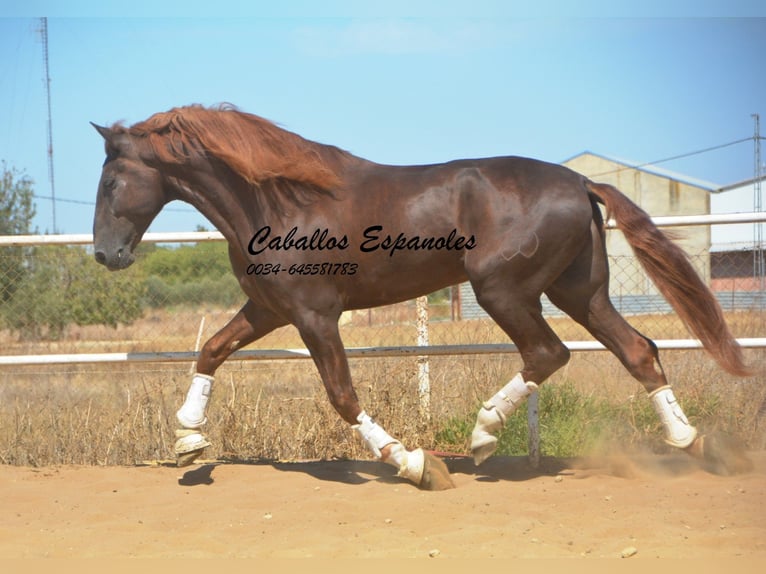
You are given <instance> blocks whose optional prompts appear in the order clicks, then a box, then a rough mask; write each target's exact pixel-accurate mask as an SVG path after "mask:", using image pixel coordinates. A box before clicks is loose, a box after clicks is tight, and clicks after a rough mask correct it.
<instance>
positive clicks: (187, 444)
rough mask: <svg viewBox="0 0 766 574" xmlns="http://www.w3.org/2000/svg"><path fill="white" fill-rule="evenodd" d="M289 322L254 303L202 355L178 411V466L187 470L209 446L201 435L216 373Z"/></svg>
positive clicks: (244, 308) (210, 343)
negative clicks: (231, 358) (238, 352)
mask: <svg viewBox="0 0 766 574" xmlns="http://www.w3.org/2000/svg"><path fill="white" fill-rule="evenodd" d="M284 324H286V322H285V321H284V320H282V319H280V318H278V317H276V316H275V315H274V314H273V313H271V312H270V311H267V310H265V309H259V308H257V307H256V306H255V304H254V303H253V302H252V301H248V302H247V303H245V305H244V307H242V309H240V310H239V312H237V314H236V315H234V317H232V318H231V320H230V321H229V322H228V323H227V324H226V325H225V326H224V327H223V328H222V329H221V330H220V331H218V332H217V333H216V334H215V335H213V337H211V338H210V340H208V341H207V342H206V343H205V345H204V346H203V347H202V350H201V351H200V354H199V358H198V359H197V372H196V373H195V374H194V376H193V377H192V382H191V385H190V387H189V391H188V392H187V394H186V400H185V401H184V404H183V405H182V406H181V408H180V409H178V412H177V413H176V419H178V423H179V425H180V428H179V429H178V430H176V444H175V452H176V464H177V465H178V466H188V465H190V464H191V463H192V462H194V461H195V460H196V459H197V458H198V457H199V456H200V455H201V454H202V452H203V451H204V450H205V448H206V447H208V446H210V442H209V441H208V440H207V437H205V435H204V434H203V433H202V426H203V425H204V424H205V423H206V422H207V416H206V411H207V405H208V401H209V399H210V395H211V393H212V391H213V383H214V382H215V377H214V375H215V371H216V370H217V369H218V367H220V366H221V364H222V363H223V362H224V361H225V360H226V359H227V358H228V357H229V355H231V354H232V353H233V352H234V351H236V350H238V349H241V348H242V347H244V346H245V345H247V344H249V343H252V342H253V341H255V340H256V339H259V338H260V337H262V336H264V335H266V334H267V333H270V332H271V331H273V330H274V329H276V328H277V327H281V326H282V325H284Z"/></svg>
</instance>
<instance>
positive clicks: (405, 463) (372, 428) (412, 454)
mask: <svg viewBox="0 0 766 574" xmlns="http://www.w3.org/2000/svg"><path fill="white" fill-rule="evenodd" d="M356 420H357V421H359V424H357V425H353V426H352V427H351V428H353V429H354V430H355V431H356V432H358V433H359V436H361V437H362V440H363V441H364V442H365V444H366V445H367V447H368V448H369V449H370V450H371V451H372V452H373V454H375V456H376V458H379V459H381V458H382V453H381V451H382V450H383V449H384V448H385V447H387V446H389V445H390V448H389V451H388V455H387V456H386V458H385V459H382V460H383V462H386V463H388V464H390V465H393V466H395V467H396V468H398V469H399V472H398V475H399V476H401V477H403V478H406V479H408V480H411V481H412V482H414V483H415V484H420V481H421V480H422V479H423V469H424V468H425V453H424V452H423V449H420V448H418V449H415V450H413V451H408V450H407V449H406V448H404V445H402V443H401V442H399V441H398V440H396V439H395V438H394V437H392V436H391V435H390V434H388V433H387V432H386V431H385V430H384V429H383V427H381V426H380V425H379V424H378V423H376V422H375V421H374V420H373V419H372V418H371V417H370V416H369V415H368V414H367V413H366V412H364V411H362V412H361V413H359V416H358V417H356Z"/></svg>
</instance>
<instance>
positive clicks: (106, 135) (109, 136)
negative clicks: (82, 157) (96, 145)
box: [90, 122, 112, 142]
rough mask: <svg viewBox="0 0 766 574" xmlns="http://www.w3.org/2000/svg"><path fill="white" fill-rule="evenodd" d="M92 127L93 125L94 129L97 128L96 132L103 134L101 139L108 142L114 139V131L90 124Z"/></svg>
mask: <svg viewBox="0 0 766 574" xmlns="http://www.w3.org/2000/svg"><path fill="white" fill-rule="evenodd" d="M90 125H92V126H93V127H94V128H96V131H97V132H98V133H100V134H101V137H102V138H104V139H105V140H106V141H107V142H108V141H110V140H111V139H112V130H111V129H109V128H105V127H104V126H100V125H98V124H94V123H93V122H90Z"/></svg>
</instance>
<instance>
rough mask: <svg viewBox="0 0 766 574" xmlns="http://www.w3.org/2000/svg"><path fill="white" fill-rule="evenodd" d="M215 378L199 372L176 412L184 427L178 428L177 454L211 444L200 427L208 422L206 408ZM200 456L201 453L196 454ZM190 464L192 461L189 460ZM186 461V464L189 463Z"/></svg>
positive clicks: (190, 451)
mask: <svg viewBox="0 0 766 574" xmlns="http://www.w3.org/2000/svg"><path fill="white" fill-rule="evenodd" d="M213 381H214V378H213V377H211V376H209V375H202V374H200V373H197V374H195V375H194V377H193V378H192V383H191V386H190V387H189V391H188V392H187V393H186V400H185V401H184V404H183V405H182V406H181V408H180V409H178V411H177V412H176V419H177V420H178V423H179V424H180V425H181V427H182V428H180V429H178V430H176V439H177V440H176V444H175V451H176V455H179V456H180V455H185V454H187V453H193V452H195V451H200V452H201V451H202V449H204V448H206V447H208V446H210V443H209V442H208V440H207V438H205V435H203V434H202V433H201V432H200V427H201V426H202V425H204V424H205V423H206V422H207V417H206V416H205V409H206V408H207V403H208V401H209V400H210V393H211V392H212V390H213ZM196 456H199V454H196V455H195V458H196ZM187 463H188V464H190V462H187ZM187 463H184V464H187ZM179 464H180V463H179Z"/></svg>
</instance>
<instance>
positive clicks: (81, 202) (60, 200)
mask: <svg viewBox="0 0 766 574" xmlns="http://www.w3.org/2000/svg"><path fill="white" fill-rule="evenodd" d="M32 197H33V198H35V199H47V200H52V201H55V202H57V203H75V204H77V205H93V206H95V205H96V202H95V201H85V200H84V199H67V198H65V197H56V198H53V197H52V196H50V195H37V194H32ZM163 211H176V212H179V213H197V212H196V210H194V209H184V208H183V207H166V208H164V209H163Z"/></svg>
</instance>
